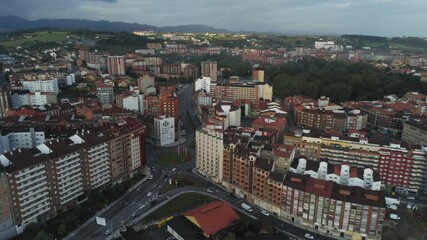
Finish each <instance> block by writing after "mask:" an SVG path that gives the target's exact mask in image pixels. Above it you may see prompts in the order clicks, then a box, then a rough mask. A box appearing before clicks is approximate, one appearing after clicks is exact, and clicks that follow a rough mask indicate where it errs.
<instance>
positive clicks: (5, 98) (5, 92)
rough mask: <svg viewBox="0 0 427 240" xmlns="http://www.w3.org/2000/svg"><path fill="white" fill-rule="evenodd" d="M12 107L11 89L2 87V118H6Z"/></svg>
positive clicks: (0, 100)
mask: <svg viewBox="0 0 427 240" xmlns="http://www.w3.org/2000/svg"><path fill="white" fill-rule="evenodd" d="M10 107H11V105H10V96H9V89H7V87H6V86H0V118H4V117H6V115H7V111H8V110H9V109H10Z"/></svg>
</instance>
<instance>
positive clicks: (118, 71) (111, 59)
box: [107, 56, 126, 76]
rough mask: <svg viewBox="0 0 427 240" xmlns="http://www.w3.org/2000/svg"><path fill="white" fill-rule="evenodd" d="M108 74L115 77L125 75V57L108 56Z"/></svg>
mask: <svg viewBox="0 0 427 240" xmlns="http://www.w3.org/2000/svg"><path fill="white" fill-rule="evenodd" d="M107 68H108V73H109V74H110V75H113V76H119V75H125V74H126V65H125V57H124V56H108V58H107Z"/></svg>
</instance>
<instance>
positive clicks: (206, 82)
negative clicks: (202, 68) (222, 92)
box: [194, 77, 211, 93]
mask: <svg viewBox="0 0 427 240" xmlns="http://www.w3.org/2000/svg"><path fill="white" fill-rule="evenodd" d="M199 90H203V91H205V92H206V93H211V78H210V77H202V78H198V79H197V80H196V81H195V82H194V91H196V92H197V91H199Z"/></svg>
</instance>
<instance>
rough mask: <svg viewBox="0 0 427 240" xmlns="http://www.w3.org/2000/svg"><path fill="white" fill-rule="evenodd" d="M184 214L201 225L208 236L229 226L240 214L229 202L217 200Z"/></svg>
mask: <svg viewBox="0 0 427 240" xmlns="http://www.w3.org/2000/svg"><path fill="white" fill-rule="evenodd" d="M184 216H185V217H186V218H187V219H188V220H190V221H191V222H193V223H194V224H195V225H197V226H199V227H200V229H202V231H203V232H204V234H205V235H206V236H210V235H211V234H214V233H216V232H218V231H220V230H222V229H224V228H227V227H229V226H231V225H232V224H233V222H235V221H236V220H238V219H239V216H238V215H237V214H236V212H235V211H234V210H233V208H232V207H231V206H230V205H229V204H228V203H227V202H221V201H215V202H211V203H208V204H206V205H203V206H200V207H198V208H195V209H193V210H190V211H188V212H186V213H184Z"/></svg>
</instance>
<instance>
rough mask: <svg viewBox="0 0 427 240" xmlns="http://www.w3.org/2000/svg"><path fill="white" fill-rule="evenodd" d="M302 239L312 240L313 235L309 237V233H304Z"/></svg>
mask: <svg viewBox="0 0 427 240" xmlns="http://www.w3.org/2000/svg"><path fill="white" fill-rule="evenodd" d="M304 237H305V238H308V239H314V237H313V235H311V234H310V233H306V234H305V235H304Z"/></svg>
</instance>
